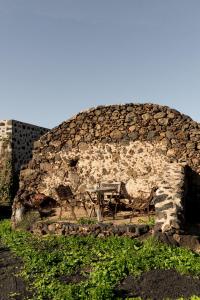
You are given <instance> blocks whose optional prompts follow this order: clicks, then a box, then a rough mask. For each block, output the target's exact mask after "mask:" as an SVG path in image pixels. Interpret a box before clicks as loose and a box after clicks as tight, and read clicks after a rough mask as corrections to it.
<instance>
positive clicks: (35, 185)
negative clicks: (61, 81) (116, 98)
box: [13, 103, 200, 231]
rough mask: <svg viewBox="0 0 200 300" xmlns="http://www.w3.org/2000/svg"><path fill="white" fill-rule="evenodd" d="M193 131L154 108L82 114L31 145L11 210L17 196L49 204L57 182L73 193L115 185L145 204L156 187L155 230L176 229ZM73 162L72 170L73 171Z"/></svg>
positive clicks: (198, 158)
mask: <svg viewBox="0 0 200 300" xmlns="http://www.w3.org/2000/svg"><path fill="white" fill-rule="evenodd" d="M199 129H200V125H199V124H198V123H196V122H194V121H193V120H192V119H191V118H190V117H188V116H185V115H182V114H181V113H179V112H178V111H176V110H173V109H170V108H169V107H166V106H160V105H154V104H132V103H131V104H125V105H112V106H99V107H97V108H92V109H90V110H87V111H84V112H81V113H79V114H78V115H76V116H74V117H73V118H71V119H70V120H67V121H66V122H63V123H62V124H60V125H59V126H57V127H56V128H54V129H53V130H51V131H49V132H48V133H47V134H45V135H44V136H42V137H41V138H40V140H39V141H38V142H36V143H35V148H34V151H33V158H32V160H31V161H30V162H29V164H28V165H27V169H26V171H25V172H24V171H22V172H21V175H20V191H19V195H21V196H20V197H19V195H18V196H17V197H16V199H15V203H14V206H13V211H15V207H16V204H17V203H23V201H24V198H23V196H22V195H23V192H24V191H26V192H27V193H34V192H36V193H44V194H45V195H47V196H50V197H53V198H56V195H55V193H54V188H55V187H56V186H58V185H59V184H61V183H62V184H67V185H70V186H71V187H72V189H73V193H74V194H75V195H80V194H81V193H84V192H85V190H86V189H88V188H90V187H94V186H95V185H97V184H98V183H99V182H100V181H106V182H108V181H109V182H113V181H122V182H123V183H124V185H125V187H126V191H127V194H128V196H129V197H130V198H131V197H132V198H137V197H139V198H140V197H141V195H142V197H143V199H144V201H145V199H147V198H148V196H149V194H150V192H151V189H152V188H153V187H155V186H157V187H158V190H157V192H156V197H155V199H154V201H155V202H154V203H155V209H156V211H157V212H159V214H160V212H163V213H165V214H163V216H164V217H163V218H160V217H159V218H158V219H159V222H158V223H159V224H160V225H159V230H162V231H168V230H170V229H171V228H172V227H173V228H175V229H177V230H178V228H179V227H180V225H181V222H180V219H181V214H182V211H183V202H184V197H185V195H184V191H185V190H186V184H187V183H186V181H185V166H186V165H188V166H189V167H190V168H191V169H192V170H193V171H194V172H195V173H196V174H199V172H200V163H199V162H200V153H199V150H198V144H197V141H198V138H199V133H200V131H199ZM74 160H76V161H77V164H76V165H75V166H73V167H72V166H71V165H70V161H74ZM192 184H194V185H199V183H198V182H193V183H192ZM165 195H167V196H165ZM161 197H163V198H161ZM156 199H157V200H156ZM161 199H163V200H161ZM169 204H170V205H169ZM169 206H170V207H169ZM178 211H179V214H178Z"/></svg>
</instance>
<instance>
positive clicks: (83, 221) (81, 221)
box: [78, 218, 97, 225]
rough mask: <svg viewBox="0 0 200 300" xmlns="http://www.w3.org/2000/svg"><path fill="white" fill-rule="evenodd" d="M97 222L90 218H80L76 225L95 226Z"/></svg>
mask: <svg viewBox="0 0 200 300" xmlns="http://www.w3.org/2000/svg"><path fill="white" fill-rule="evenodd" d="M96 223H97V220H96V219H90V218H80V219H79V220H78V224H83V225H84V224H88V225H89V224H96Z"/></svg>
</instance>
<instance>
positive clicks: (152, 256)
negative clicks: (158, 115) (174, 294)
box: [0, 221, 200, 300]
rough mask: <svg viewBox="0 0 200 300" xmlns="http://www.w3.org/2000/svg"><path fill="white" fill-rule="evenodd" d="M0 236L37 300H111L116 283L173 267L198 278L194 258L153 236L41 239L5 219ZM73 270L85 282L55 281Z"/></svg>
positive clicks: (196, 258) (199, 259) (198, 264)
mask: <svg viewBox="0 0 200 300" xmlns="http://www.w3.org/2000/svg"><path fill="white" fill-rule="evenodd" d="M0 238H1V239H2V241H3V242H4V243H5V244H6V245H7V246H9V247H10V248H11V249H12V251H13V252H14V253H16V254H17V255H18V256H20V257H22V258H23V261H24V270H23V273H22V274H23V276H24V277H25V278H26V279H28V280H30V281H31V282H32V286H33V290H34V291H37V295H35V298H34V299H37V300H42V299H51V300H61V299H62V300H70V299H73V300H74V299H75V300H76V299H88V300H90V299H91V300H106V299H116V298H114V294H113V290H114V287H115V285H116V284H117V283H118V282H119V280H121V279H122V278H124V277H125V276H127V275H130V274H131V275H134V276H137V275H140V274H141V273H142V272H145V271H149V270H152V269H171V268H173V269H176V270H177V271H179V272H181V273H184V274H191V275H194V276H200V256H199V255H198V254H196V253H193V252H191V251H189V250H186V249H183V248H176V247H169V246H167V245H164V244H160V243H158V242H157V241H155V240H153V239H152V238H150V239H148V240H146V241H145V242H144V243H142V242H140V241H138V240H136V239H129V238H127V237H123V238H120V237H109V238H103V239H100V238H95V237H92V236H88V237H63V236H47V237H43V238H41V237H36V236H33V235H31V234H30V233H28V232H24V231H12V230H11V227H10V223H9V222H8V221H3V222H0ZM88 270H90V272H89V271H88ZM77 272H79V273H80V274H82V275H86V276H85V277H86V280H84V281H81V282H79V283H77V284H74V283H71V284H70V283H69V284H66V283H63V282H62V281H60V280H59V278H60V277H61V276H68V275H70V274H76V273H77ZM138 299H139V298H138ZM193 299H199V298H193Z"/></svg>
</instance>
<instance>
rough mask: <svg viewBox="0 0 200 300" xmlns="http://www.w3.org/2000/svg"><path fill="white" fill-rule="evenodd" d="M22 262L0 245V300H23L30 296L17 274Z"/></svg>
mask: <svg viewBox="0 0 200 300" xmlns="http://www.w3.org/2000/svg"><path fill="white" fill-rule="evenodd" d="M21 265H22V261H21V260H20V259H19V258H18V257H15V256H14V255H13V254H12V253H11V252H10V250H9V249H8V248H7V247H5V246H4V245H2V244H1V243H0V300H24V299H26V298H27V297H28V296H30V292H28V291H27V289H26V285H25V282H24V281H23V280H22V278H20V277H19V276H18V275H17V274H18V273H19V272H20V268H21Z"/></svg>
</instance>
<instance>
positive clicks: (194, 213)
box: [184, 166, 200, 225]
mask: <svg viewBox="0 0 200 300" xmlns="http://www.w3.org/2000/svg"><path fill="white" fill-rule="evenodd" d="M184 214H185V224H186V225H189V224H200V175H199V174H198V173H197V172H195V171H194V170H192V169H191V168H190V167H189V166H187V167H186V191H185V205H184Z"/></svg>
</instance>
